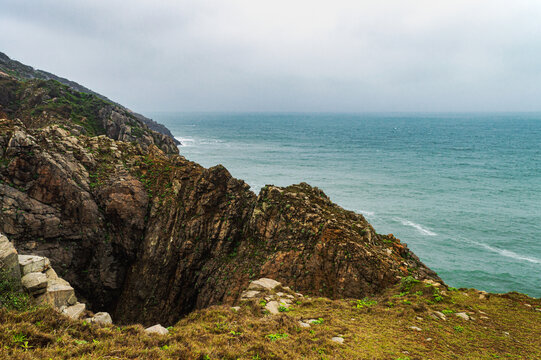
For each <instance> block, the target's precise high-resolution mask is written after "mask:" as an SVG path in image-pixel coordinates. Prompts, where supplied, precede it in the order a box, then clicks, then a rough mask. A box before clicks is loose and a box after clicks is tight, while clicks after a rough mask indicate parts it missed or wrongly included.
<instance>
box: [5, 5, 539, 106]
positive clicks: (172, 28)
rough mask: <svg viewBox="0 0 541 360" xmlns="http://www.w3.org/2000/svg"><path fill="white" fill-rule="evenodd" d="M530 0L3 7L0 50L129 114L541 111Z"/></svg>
mask: <svg viewBox="0 0 541 360" xmlns="http://www.w3.org/2000/svg"><path fill="white" fill-rule="evenodd" d="M540 19H541V1H539V0H533V1H528V0H513V1H508V0H506V1H500V0H467V1H463V0H454V1H442V0H378V1H373V0H371V1H364V0H357V1H347V0H333V1H319V0H309V1H304V0H288V1H283V0H273V1H267V0H227V1H223V0H222V1H212V0H193V1H192V0H176V1H173V0H170V1H165V0H153V1H143V0H130V1H117V0H107V1H102V0H92V1H74V0H39V1H30V0H0V33H1V34H2V36H0V51H2V52H5V53H6V54H7V55H8V56H10V57H11V58H14V59H16V60H19V61H21V62H22V63H25V64H28V65H31V66H33V67H35V68H38V69H42V70H46V71H49V72H52V73H54V74H56V75H59V76H63V77H67V78H69V79H70V80H74V81H77V82H79V83H80V84H82V85H84V86H87V87H89V88H91V89H92V90H94V91H97V92H99V93H101V94H103V95H105V96H107V97H109V98H110V99H112V100H114V101H117V102H119V103H121V104H123V105H125V106H127V107H129V108H131V109H133V110H136V111H140V112H143V113H144V112H145V111H148V112H152V111H310V112H371V111H419V112H425V111H429V112H432V111H435V112H448V111H540V110H541V21H540Z"/></svg>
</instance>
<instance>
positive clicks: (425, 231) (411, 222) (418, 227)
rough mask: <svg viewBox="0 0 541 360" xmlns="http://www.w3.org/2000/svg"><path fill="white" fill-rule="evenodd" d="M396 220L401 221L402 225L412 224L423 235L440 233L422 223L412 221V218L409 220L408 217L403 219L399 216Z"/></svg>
mask: <svg viewBox="0 0 541 360" xmlns="http://www.w3.org/2000/svg"><path fill="white" fill-rule="evenodd" d="M396 220H397V221H400V222H401V223H402V225H405V226H410V227H412V228H414V229H416V230H418V231H419V232H420V233H421V234H423V235H427V236H436V235H438V234H436V233H435V232H433V231H431V230H429V229H427V228H425V227H424V226H422V225H420V224H417V223H414V222H413V221H410V220H407V219H401V218H397V219H396Z"/></svg>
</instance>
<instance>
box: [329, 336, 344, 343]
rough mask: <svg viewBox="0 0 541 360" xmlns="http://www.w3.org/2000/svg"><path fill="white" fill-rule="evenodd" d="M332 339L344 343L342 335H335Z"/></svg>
mask: <svg viewBox="0 0 541 360" xmlns="http://www.w3.org/2000/svg"><path fill="white" fill-rule="evenodd" d="M331 340H332V341H334V342H337V343H339V344H343V343H344V338H343V337H341V336H335V337H333V338H332V339H331Z"/></svg>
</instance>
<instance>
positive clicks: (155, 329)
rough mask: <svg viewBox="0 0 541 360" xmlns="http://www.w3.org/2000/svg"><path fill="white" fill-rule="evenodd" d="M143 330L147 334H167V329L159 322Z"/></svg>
mask: <svg viewBox="0 0 541 360" xmlns="http://www.w3.org/2000/svg"><path fill="white" fill-rule="evenodd" d="M145 332H146V333H147V334H157V335H167V334H169V330H167V329H166V328H164V327H163V326H161V325H160V324H157V325H154V326H151V327H149V328H146V329H145Z"/></svg>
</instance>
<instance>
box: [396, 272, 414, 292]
mask: <svg viewBox="0 0 541 360" xmlns="http://www.w3.org/2000/svg"><path fill="white" fill-rule="evenodd" d="M418 283H419V280H417V279H416V278H414V277H413V276H411V275H409V276H406V277H403V278H402V280H401V285H400V289H402V291H410V290H411V288H412V287H413V286H415V284H418Z"/></svg>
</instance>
